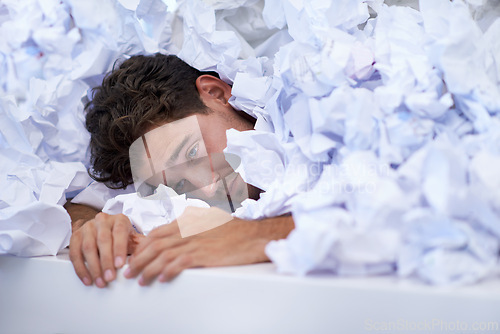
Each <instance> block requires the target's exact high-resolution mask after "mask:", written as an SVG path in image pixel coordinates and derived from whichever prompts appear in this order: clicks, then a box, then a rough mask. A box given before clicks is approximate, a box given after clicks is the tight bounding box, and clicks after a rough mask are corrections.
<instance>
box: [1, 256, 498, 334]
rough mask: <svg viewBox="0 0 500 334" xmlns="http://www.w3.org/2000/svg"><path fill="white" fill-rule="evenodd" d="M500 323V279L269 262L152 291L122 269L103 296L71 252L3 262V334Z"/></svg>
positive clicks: (384, 329)
mask: <svg viewBox="0 0 500 334" xmlns="http://www.w3.org/2000/svg"><path fill="white" fill-rule="evenodd" d="M495 324H496V325H495ZM457 326H467V327H468V328H469V329H477V330H474V331H463V330H458V329H456V328H457ZM487 326H490V329H489V330H484V331H481V330H479V329H480V328H485V327H487ZM498 326H500V279H497V280H490V281H486V282H483V283H481V284H478V285H474V286H467V287H459V288H437V287H431V286H426V285H423V284H420V283H415V282H411V281H408V280H403V279H398V278H396V277H392V276H383V277H370V278H339V277H335V276H322V277H318V276H315V277H292V276H285V275H279V274H277V273H276V272H275V270H274V266H273V265H272V264H271V263H265V264H257V265H248V266H235V267H223V268H206V269H190V270H186V271H184V272H183V273H182V274H181V275H180V276H179V277H177V278H176V279H175V280H174V281H173V282H171V283H164V284H160V283H154V284H152V285H151V286H149V287H141V286H139V285H138V284H137V280H135V279H133V280H127V279H125V278H124V277H123V275H122V272H119V274H118V280H117V281H115V282H113V283H112V284H110V286H109V287H108V288H105V289H98V288H96V287H95V286H92V287H86V286H84V285H83V284H82V283H81V282H80V280H79V279H78V278H77V276H76V275H75V274H74V272H73V267H72V266H71V263H70V262H69V259H68V255H67V251H63V252H62V253H61V254H60V255H58V256H46V257H37V258H19V257H12V256H0V334H4V333H5V334H15V333H23V334H24V333H27V334H28V333H29V334H32V333H231V334H233V333H287V334H289V333H339V334H348V333H368V332H378V333H431V332H432V333H444V332H459V333H500V327H498ZM453 328H455V330H451V329H453ZM458 328H460V327H458ZM462 328H464V327H462ZM389 329H392V330H389Z"/></svg>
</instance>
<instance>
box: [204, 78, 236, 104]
mask: <svg viewBox="0 0 500 334" xmlns="http://www.w3.org/2000/svg"><path fill="white" fill-rule="evenodd" d="M196 88H197V89H198V93H199V94H200V98H201V99H202V100H203V101H204V102H205V104H207V102H208V101H209V100H214V101H212V102H216V101H217V102H219V103H222V104H223V105H227V104H228V102H227V101H228V100H229V98H230V97H231V86H229V85H228V84H227V83H225V82H224V81H222V80H221V79H218V78H216V77H214V76H212V75H209V74H204V75H200V76H199V77H198V79H196Z"/></svg>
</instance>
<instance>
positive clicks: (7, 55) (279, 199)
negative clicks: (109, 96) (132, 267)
mask: <svg viewBox="0 0 500 334" xmlns="http://www.w3.org/2000/svg"><path fill="white" fill-rule="evenodd" d="M386 2H387V3H383V1H381V0H372V1H369V0H367V1H352V0H331V1H306V0H302V1H290V0H266V1H257V0H246V1H245V0H238V1H229V2H227V1H221V0H219V1H217V0H211V1H208V0H205V1H201V0H186V1H180V2H179V3H178V4H176V5H175V6H170V7H167V6H166V5H165V4H164V3H163V2H161V1H160V0H141V1H138V0H136V1H131V0H129V1H125V0H122V1H111V0H110V1H95V0H92V1H86V2H81V1H76V0H72V1H64V0H63V1H59V0H58V1H36V0H31V1H25V2H23V3H22V4H21V3H18V2H17V1H13V0H9V1H4V2H2V4H0V36H1V37H0V69H1V73H2V74H3V75H2V76H0V93H1V96H2V97H1V98H0V118H1V121H0V131H1V136H0V156H1V159H2V164H1V165H0V176H1V178H0V188H1V189H2V192H1V193H0V253H9V254H16V255H24V256H29V255H41V254H55V253H56V252H57V251H58V250H59V249H60V248H63V247H65V246H66V245H67V243H68V239H69V235H70V229H71V228H70V219H69V216H68V215H67V213H66V212H65V211H64V209H63V208H62V204H64V203H65V201H66V198H70V197H73V196H75V195H77V194H78V192H79V191H80V190H81V189H83V188H85V187H86V186H87V185H88V184H89V183H90V181H91V180H90V179H89V177H88V176H87V174H86V167H88V153H87V144H88V134H87V133H86V131H85V129H84V127H83V119H84V113H83V104H82V99H85V97H86V96H87V92H88V90H89V89H90V88H91V87H93V86H95V85H98V84H99V83H100V81H101V80H102V77H103V75H104V73H106V72H107V71H109V70H110V69H111V68H112V67H113V64H114V62H115V60H116V59H123V58H126V57H128V56H130V55H134V54H138V53H142V54H150V53H154V52H162V53H174V54H177V55H178V56H179V57H181V58H182V59H184V60H185V61H187V62H188V63H189V64H191V65H193V66H195V67H197V68H199V69H201V70H216V71H217V72H218V73H219V74H220V75H221V78H222V79H223V80H225V81H226V82H228V83H231V84H232V86H233V89H232V94H233V97H232V98H231V100H230V102H231V104H232V105H233V106H234V107H235V108H237V109H241V110H244V111H245V112H247V113H249V114H250V115H252V116H254V117H255V118H257V123H256V131H247V132H238V131H236V130H229V131H228V132H227V137H228V147H227V149H226V152H228V153H234V154H238V155H239V156H240V157H241V158H242V162H241V165H240V166H239V167H238V169H237V172H239V173H240V174H241V175H242V177H243V178H244V179H245V181H247V182H248V183H251V184H253V185H255V186H257V187H260V188H261V189H264V190H266V192H265V193H263V194H262V196H261V198H260V199H259V200H258V201H253V200H246V201H245V202H244V203H243V207H242V208H240V209H238V210H237V212H236V215H237V216H239V217H242V218H248V219H256V218H262V217H266V216H275V215H280V214H283V213H287V212H292V214H293V217H294V221H295V224H296V229H295V230H294V231H293V232H292V233H291V234H290V236H289V237H288V238H287V239H285V240H280V241H276V242H272V243H270V244H269V245H268V246H267V248H266V252H267V254H268V255H269V257H270V258H271V259H272V261H273V262H274V263H275V264H276V265H277V268H278V271H280V272H284V273H293V274H299V275H303V274H308V273H315V272H328V273H335V274H340V275H373V274H396V275H398V276H402V277H416V278H418V279H420V280H422V281H424V282H428V283H432V284H463V283H472V282H477V281H479V280H481V279H484V278H487V277H492V276H498V275H499V274H500V263H499V251H500V116H499V114H500V39H498V36H500V20H499V19H498V17H500V4H499V3H498V2H497V1H495V0H489V1H488V0H475V1H469V2H465V1H462V0H456V1H448V0H420V1H419V2H417V1H386ZM103 6H104V7H105V8H103ZM174 7H175V8H174ZM96 8H99V10H96ZM174 9H175V11H174ZM127 192H129V193H128V194H120V195H119V194H118V193H116V192H111V191H107V190H106V191H103V186H102V185H99V184H92V185H91V186H90V187H88V188H87V189H86V190H84V191H83V192H80V193H79V194H78V195H77V197H76V201H77V202H80V203H87V204H92V205H94V206H97V207H104V211H106V212H110V213H118V212H124V213H126V214H127V215H128V216H129V217H130V218H131V220H132V221H133V222H134V224H136V225H138V226H142V228H143V230H144V231H146V232H147V231H148V230H150V229H151V228H153V227H154V226H157V225H158V224H161V223H164V222H166V221H171V220H172V219H174V218H175V217H174V216H172V214H171V213H172V210H171V205H172V203H174V202H175V203H174V204H175V205H180V206H182V205H184V206H185V204H186V200H185V199H183V198H177V199H175V201H173V202H172V203H170V204H169V205H170V206H169V205H166V204H165V203H160V202H155V203H154V202H151V201H150V202H148V205H134V204H136V203H138V201H141V200H142V199H139V198H138V197H137V196H136V195H135V194H133V193H130V190H129V191H127V190H124V191H122V192H121V193H127ZM115 195H118V196H117V197H115ZM108 199H109V201H108V202H107V204H105V203H106V201H107V200H108ZM142 201H144V200H142Z"/></svg>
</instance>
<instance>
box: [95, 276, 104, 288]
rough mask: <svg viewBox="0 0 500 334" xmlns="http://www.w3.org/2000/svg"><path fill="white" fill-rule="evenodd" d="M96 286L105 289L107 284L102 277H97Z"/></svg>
mask: <svg viewBox="0 0 500 334" xmlns="http://www.w3.org/2000/svg"><path fill="white" fill-rule="evenodd" d="M95 285H97V286H98V287H99V288H104V287H105V286H106V284H105V283H104V281H103V280H102V278H100V277H97V279H96V280H95Z"/></svg>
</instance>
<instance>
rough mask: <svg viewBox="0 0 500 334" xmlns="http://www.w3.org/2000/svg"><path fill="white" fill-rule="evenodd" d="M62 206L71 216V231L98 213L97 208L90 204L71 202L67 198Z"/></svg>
mask: <svg viewBox="0 0 500 334" xmlns="http://www.w3.org/2000/svg"><path fill="white" fill-rule="evenodd" d="M64 208H65V209H66V211H68V213H69V216H70V217H71V227H72V230H73V232H74V231H76V230H78V229H79V228H80V227H82V225H83V224H85V223H86V222H87V221H89V220H91V219H94V217H95V215H96V214H98V213H99V210H97V209H94V208H93V207H91V206H87V205H82V204H73V203H71V200H68V201H67V202H66V204H64Z"/></svg>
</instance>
